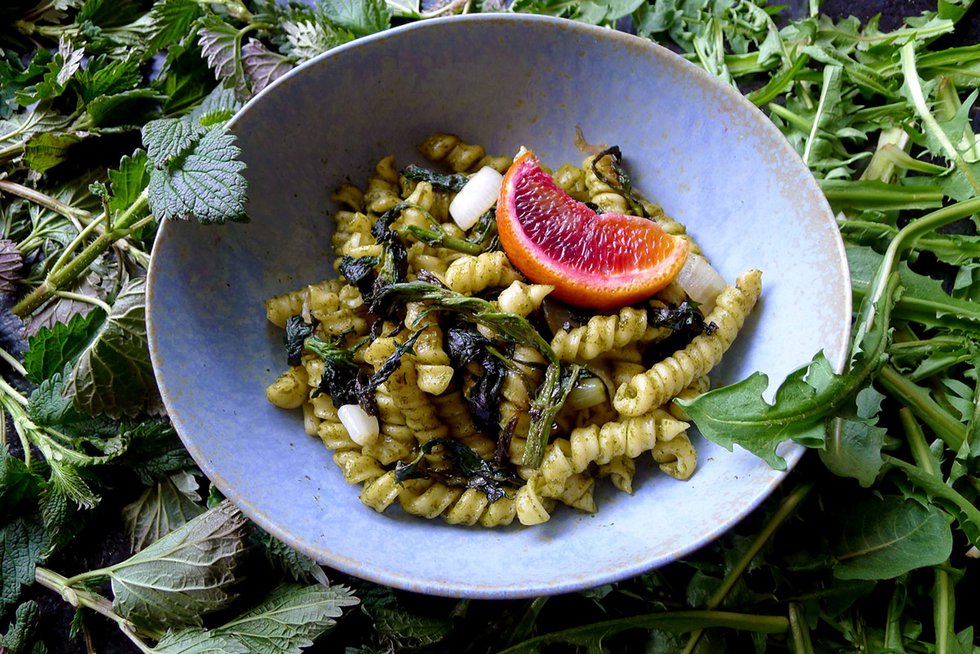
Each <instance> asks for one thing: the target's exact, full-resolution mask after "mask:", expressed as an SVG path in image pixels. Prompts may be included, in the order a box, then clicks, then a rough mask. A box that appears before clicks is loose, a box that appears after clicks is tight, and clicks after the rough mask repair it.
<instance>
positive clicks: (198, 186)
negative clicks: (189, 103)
mask: <svg viewBox="0 0 980 654" xmlns="http://www.w3.org/2000/svg"><path fill="white" fill-rule="evenodd" d="M143 144H144V145H145V146H146V150H147V154H148V156H149V159H150V164H151V165H152V170H151V172H150V179H149V184H148V187H147V190H148V200H149V204H150V210H151V211H152V212H153V215H154V216H156V218H157V219H158V220H163V219H170V220H189V219H191V218H194V219H196V220H198V221H199V222H202V223H223V222H226V221H237V222H244V221H246V220H247V216H246V214H245V194H246V190H247V187H248V184H247V182H246V181H245V177H244V176H243V175H242V170H244V169H245V164H244V163H243V162H242V161H240V160H239V159H238V156H239V154H240V152H241V151H240V150H239V149H238V147H237V146H236V145H235V136H234V135H233V134H230V133H229V132H227V131H226V130H225V129H224V128H223V127H220V126H213V127H209V128H206V127H203V126H202V125H201V124H200V123H199V122H194V121H192V120H189V119H187V118H163V119H160V120H154V121H150V122H149V123H147V124H146V126H145V127H144V128H143Z"/></svg>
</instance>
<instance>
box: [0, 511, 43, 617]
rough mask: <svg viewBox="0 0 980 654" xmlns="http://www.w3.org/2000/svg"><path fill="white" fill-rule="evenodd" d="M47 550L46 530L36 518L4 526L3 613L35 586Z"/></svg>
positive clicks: (0, 545)
mask: <svg viewBox="0 0 980 654" xmlns="http://www.w3.org/2000/svg"><path fill="white" fill-rule="evenodd" d="M43 549H44V530H43V529H42V528H41V525H40V524H39V523H38V522H37V521H36V520H34V519H29V518H17V519H15V520H11V521H10V522H8V523H6V524H5V525H3V526H0V612H2V611H6V609H7V607H8V606H9V605H11V604H13V603H14V602H16V601H17V598H18V597H20V589H21V586H26V585H30V584H32V583H34V568H35V567H36V566H37V564H38V562H39V561H40V560H41V552H42V550H43Z"/></svg>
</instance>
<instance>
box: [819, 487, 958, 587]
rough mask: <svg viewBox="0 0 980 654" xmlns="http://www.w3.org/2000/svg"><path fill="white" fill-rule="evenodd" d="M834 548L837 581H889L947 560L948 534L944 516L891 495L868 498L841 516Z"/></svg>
mask: <svg viewBox="0 0 980 654" xmlns="http://www.w3.org/2000/svg"><path fill="white" fill-rule="evenodd" d="M841 523H842V524H841V533H840V539H839V540H838V541H837V544H836V546H835V548H834V556H835V558H836V559H837V565H835V566H834V575H835V576H837V577H838V578H840V579H892V578H894V577H898V576H899V575H902V574H905V573H906V572H909V571H911V570H915V569H916V568H923V567H927V566H931V565H939V564H941V563H943V562H944V561H945V560H946V559H947V558H949V555H950V552H951V551H952V547H953V535H952V531H951V530H950V526H949V520H948V517H947V516H946V514H945V513H944V512H943V511H941V510H940V509H937V508H935V507H933V506H931V505H922V504H920V503H919V502H917V501H915V500H909V499H903V498H900V497H895V496H885V497H882V498H871V499H867V500H864V501H862V502H860V503H858V504H857V505H855V506H851V507H849V509H848V511H847V512H846V513H844V514H843V515H842V516H841Z"/></svg>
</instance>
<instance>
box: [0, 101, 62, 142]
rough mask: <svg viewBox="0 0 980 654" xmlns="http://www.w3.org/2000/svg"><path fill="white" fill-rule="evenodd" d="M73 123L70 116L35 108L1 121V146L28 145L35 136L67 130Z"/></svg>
mask: <svg viewBox="0 0 980 654" xmlns="http://www.w3.org/2000/svg"><path fill="white" fill-rule="evenodd" d="M71 121H72V119H71V117H70V116H64V115H62V114H59V113H55V112H53V111H47V110H45V109H42V108H39V107H35V108H33V109H31V110H30V111H23V112H21V113H17V114H14V115H13V116H11V117H10V118H9V119H7V120H0V144H3V145H4V146H11V145H13V144H15V143H26V142H27V140H28V139H29V138H30V137H31V136H33V135H35V134H41V133H43V132H47V131H57V130H63V129H66V128H67V127H68V126H69V125H70V124H71Z"/></svg>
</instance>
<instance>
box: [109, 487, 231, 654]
mask: <svg viewBox="0 0 980 654" xmlns="http://www.w3.org/2000/svg"><path fill="white" fill-rule="evenodd" d="M244 526H245V518H244V516H242V514H241V512H240V511H239V510H238V509H237V508H236V507H235V506H234V505H233V504H231V502H227V501H225V502H222V503H221V504H219V505H218V506H216V507H215V508H213V509H211V510H209V511H207V512H206V513H203V514H201V515H199V516H198V517H196V518H194V519H193V520H191V521H190V522H188V523H187V524H185V525H184V526H182V527H180V528H179V529H177V530H176V531H172V532H170V533H169V534H167V535H166V536H164V537H162V538H161V539H160V540H158V541H156V542H155V543H153V544H151V545H149V546H148V547H146V549H144V550H142V551H140V552H138V553H137V554H134V555H133V556H132V557H130V558H129V559H127V560H125V561H122V562H121V563H117V564H115V565H113V566H110V567H109V568H107V569H106V573H107V574H108V576H109V579H110V582H111V584H112V592H113V595H114V599H113V602H112V605H113V608H114V609H115V611H116V612H117V613H118V614H119V615H122V616H123V617H125V618H127V619H129V620H132V621H133V622H135V623H137V624H141V625H146V626H149V627H152V628H155V629H159V628H175V627H180V626H200V625H201V619H202V616H204V615H205V614H207V613H211V612H214V611H217V610H219V609H222V608H224V607H225V606H227V605H228V604H229V602H231V600H232V599H234V596H233V595H232V593H231V592H230V588H231V585H232V583H233V582H234V569H235V566H236V564H237V562H238V558H239V555H240V554H241V552H242V551H243V549H244V542H243V529H244ZM178 651H179V650H178Z"/></svg>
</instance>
